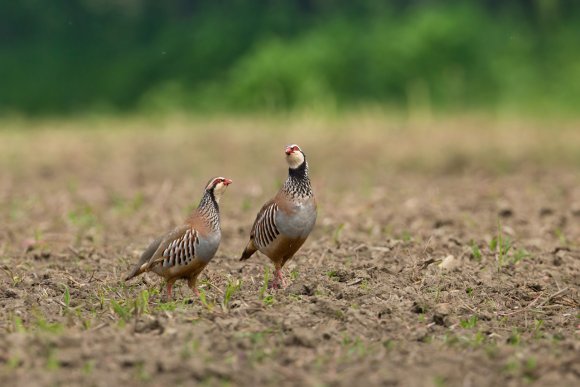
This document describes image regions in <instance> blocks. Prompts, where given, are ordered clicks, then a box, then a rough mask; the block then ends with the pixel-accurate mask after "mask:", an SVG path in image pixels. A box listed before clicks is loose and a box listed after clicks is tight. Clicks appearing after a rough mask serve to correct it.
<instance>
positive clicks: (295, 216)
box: [240, 144, 316, 288]
mask: <svg viewBox="0 0 580 387" xmlns="http://www.w3.org/2000/svg"><path fill="white" fill-rule="evenodd" d="M286 161H287V162H288V166H289V169H288V179H286V182H285V183H284V186H283V187H282V188H281V189H280V191H279V192H278V194H277V195H276V196H275V197H274V198H273V199H272V200H270V201H268V202H267V203H266V204H264V206H263V207H262V209H261V210H260V212H258V216H257V217H256V220H255V221H254V225H253V227H252V231H251V233H250V241H249V242H248V244H247V246H246V248H245V250H244V252H243V253H242V257H241V258H240V261H244V260H246V259H248V258H250V257H251V256H252V254H254V253H255V252H256V251H260V252H261V253H263V254H265V255H266V256H268V258H270V260H272V262H273V263H274V267H275V269H276V275H275V278H274V282H273V284H272V286H273V287H274V288H278V287H280V283H281V285H282V286H286V284H285V281H284V277H283V275H282V271H281V269H282V267H283V266H284V264H285V263H286V262H287V261H288V260H289V259H290V258H292V257H293V256H294V254H296V252H297V251H298V249H299V248H300V247H301V246H302V244H304V241H306V238H307V237H308V235H309V234H310V232H311V231H312V229H313V228H314V223H316V199H315V198H314V193H313V192H312V186H311V185H310V178H309V177H308V163H307V162H306V156H305V155H304V152H302V150H301V149H300V147H299V146H298V145H295V144H294V145H289V146H287V147H286Z"/></svg>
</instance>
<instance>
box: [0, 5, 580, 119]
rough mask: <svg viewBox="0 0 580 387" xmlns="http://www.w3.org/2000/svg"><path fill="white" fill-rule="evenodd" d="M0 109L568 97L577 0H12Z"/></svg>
mask: <svg viewBox="0 0 580 387" xmlns="http://www.w3.org/2000/svg"><path fill="white" fill-rule="evenodd" d="M0 82H1V84H0V112H3V113H7V112H8V113H9V112H22V113H25V114H62V113H76V112H87V111H111V112H120V111H140V110H171V109H181V110H188V111H200V112H221V111H264V110H266V111H277V110H291V109H301V108H312V107H315V108H316V107H320V108H322V109H327V108H328V109H349V108H357V107H359V106H367V105H369V104H371V105H378V106H386V107H391V108H414V107H428V108H432V109H435V110H441V111H454V110H463V109H468V110H469V109H476V110H479V109H485V110H498V109H499V110H518V111H519V110H521V111H536V112H537V111H540V112H541V111H555V112H575V111H577V110H578V107H579V106H580V2H579V1H577V0H512V1H502V0H464V1H452V0H447V1H446V0H439V1H437V0H391V1H379V0H357V1H352V0H335V1H332V0H295V1H290V0H286V1H284V0H263V1H243V0H175V1H159V0H124V1H122V0H116V1H115V0H52V1H46V0H18V1H3V2H2V4H1V5H0Z"/></svg>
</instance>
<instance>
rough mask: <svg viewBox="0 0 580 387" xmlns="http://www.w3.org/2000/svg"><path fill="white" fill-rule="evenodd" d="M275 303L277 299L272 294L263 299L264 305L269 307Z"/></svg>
mask: <svg viewBox="0 0 580 387" xmlns="http://www.w3.org/2000/svg"><path fill="white" fill-rule="evenodd" d="M275 301H276V299H275V298H274V296H273V295H271V294H268V295H267V296H266V297H264V298H263V299H262V302H263V303H264V305H267V306H270V305H272V304H274V302H275Z"/></svg>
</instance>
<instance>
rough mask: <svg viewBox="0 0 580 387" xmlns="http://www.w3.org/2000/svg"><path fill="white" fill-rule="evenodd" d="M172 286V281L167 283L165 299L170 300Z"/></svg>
mask: <svg viewBox="0 0 580 387" xmlns="http://www.w3.org/2000/svg"><path fill="white" fill-rule="evenodd" d="M172 288H173V282H168V283H167V301H171V289H172Z"/></svg>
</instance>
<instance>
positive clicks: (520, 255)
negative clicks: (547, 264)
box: [511, 249, 530, 264]
mask: <svg viewBox="0 0 580 387" xmlns="http://www.w3.org/2000/svg"><path fill="white" fill-rule="evenodd" d="M529 256H530V253H528V252H527V251H526V249H518V250H517V251H516V252H515V253H513V255H512V259H511V260H512V263H513V264H516V263H518V262H520V261H521V260H523V259H525V258H528V257H529Z"/></svg>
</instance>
